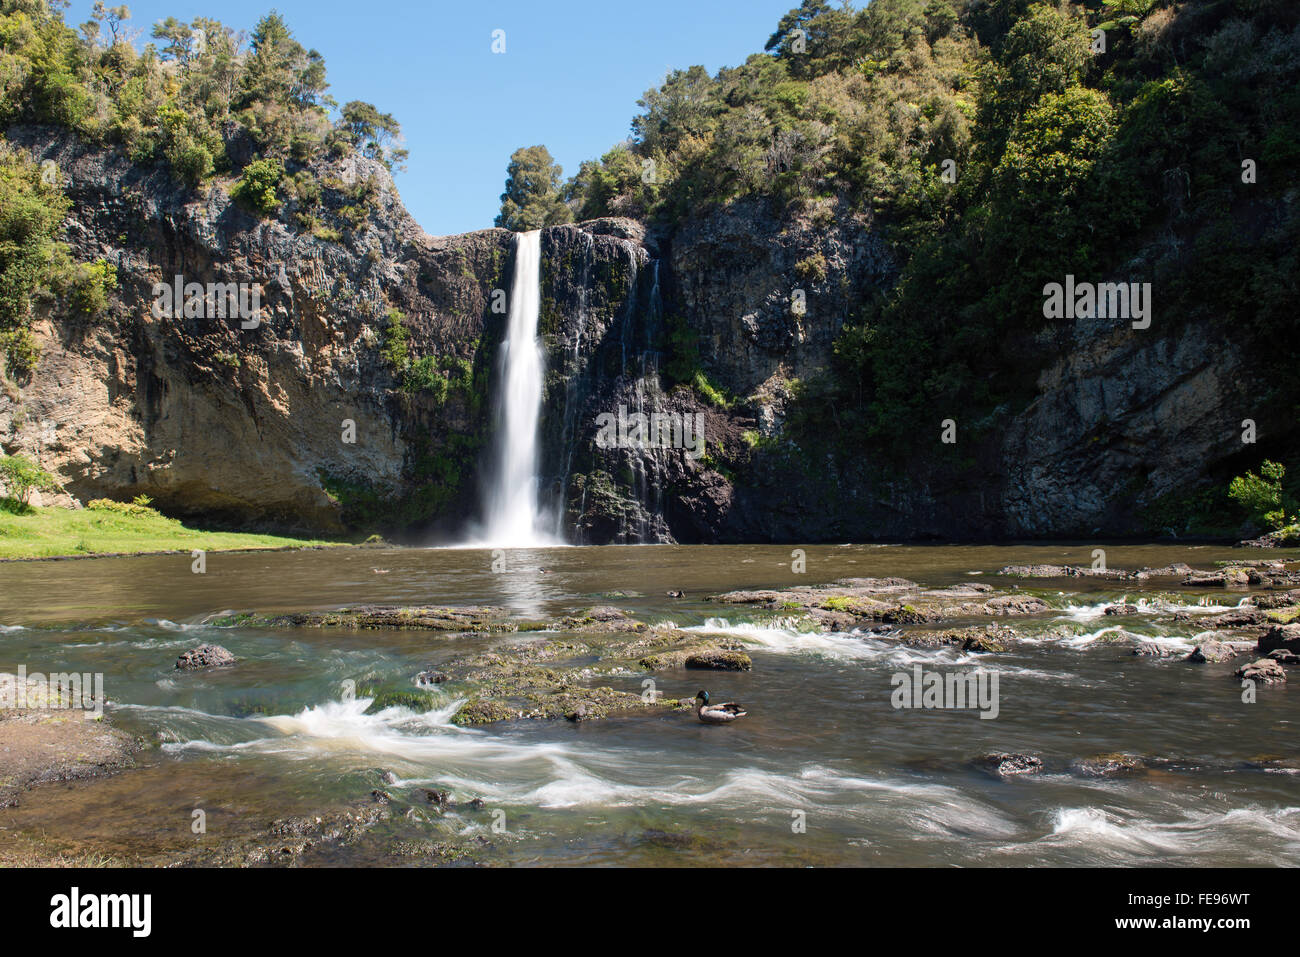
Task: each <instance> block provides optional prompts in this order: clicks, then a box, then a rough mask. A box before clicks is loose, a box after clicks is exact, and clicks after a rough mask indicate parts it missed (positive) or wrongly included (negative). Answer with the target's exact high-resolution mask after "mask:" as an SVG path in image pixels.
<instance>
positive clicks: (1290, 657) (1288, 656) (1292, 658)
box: [1268, 648, 1300, 665]
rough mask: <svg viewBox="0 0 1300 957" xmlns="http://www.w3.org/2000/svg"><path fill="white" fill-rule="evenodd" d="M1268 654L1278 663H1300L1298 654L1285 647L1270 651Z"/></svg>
mask: <svg viewBox="0 0 1300 957" xmlns="http://www.w3.org/2000/svg"><path fill="white" fill-rule="evenodd" d="M1268 656H1269V657H1270V658H1272V659H1273V660H1274V661H1276V662H1277V663H1278V664H1279V665H1300V655H1297V654H1296V653H1295V652H1294V651H1287V650H1286V649H1285V648H1278V649H1277V650H1275V651H1270V652H1269V653H1268Z"/></svg>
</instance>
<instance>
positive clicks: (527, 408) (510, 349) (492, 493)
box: [482, 230, 556, 548]
mask: <svg viewBox="0 0 1300 957" xmlns="http://www.w3.org/2000/svg"><path fill="white" fill-rule="evenodd" d="M541 246H542V234H541V231H540V230H535V231H533V232H530V233H519V234H518V235H517V236H516V237H515V272H514V278H513V280H512V281H511V285H510V313H509V315H508V317H507V322H506V337H505V341H504V342H503V343H502V344H501V376H500V381H501V382H502V392H501V401H500V412H499V415H500V418H499V421H498V425H497V432H496V444H495V454H494V455H493V457H492V460H491V461H492V471H491V473H490V474H489V476H488V485H487V489H486V495H485V506H486V514H485V515H484V523H483V532H482V538H483V542H482V544H484V545H492V546H500V547H504V548H529V547H537V546H544V545H553V544H556V542H555V540H554V539H553V538H552V537H551V535H550V534H549V530H550V528H551V527H552V524H553V523H552V522H550V521H548V520H547V519H546V518H545V517H544V516H543V515H542V513H541V509H540V507H539V505H538V496H537V464H538V438H537V428H538V423H539V419H540V415H541V408H542V385H543V381H544V376H545V372H546V356H545V352H544V350H543V348H542V344H541V342H540V341H539V340H538V338H537V320H538V316H539V313H540V306H541Z"/></svg>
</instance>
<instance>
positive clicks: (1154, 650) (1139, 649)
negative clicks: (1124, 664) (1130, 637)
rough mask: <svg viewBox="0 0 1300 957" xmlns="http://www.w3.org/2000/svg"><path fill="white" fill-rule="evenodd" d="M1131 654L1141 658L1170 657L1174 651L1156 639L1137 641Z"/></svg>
mask: <svg viewBox="0 0 1300 957" xmlns="http://www.w3.org/2000/svg"><path fill="white" fill-rule="evenodd" d="M1133 654H1135V655H1137V656H1138V657H1141V658H1170V657H1172V656H1173V655H1174V651H1173V649H1172V648H1170V647H1169V646H1168V645H1162V644H1160V642H1158V641H1139V642H1138V643H1137V645H1136V647H1134V649H1133Z"/></svg>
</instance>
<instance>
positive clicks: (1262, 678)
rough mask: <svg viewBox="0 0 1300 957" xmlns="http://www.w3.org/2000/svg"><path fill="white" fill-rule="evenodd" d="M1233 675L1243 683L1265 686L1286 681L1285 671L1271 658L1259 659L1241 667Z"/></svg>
mask: <svg viewBox="0 0 1300 957" xmlns="http://www.w3.org/2000/svg"><path fill="white" fill-rule="evenodd" d="M1233 674H1234V676H1236V677H1237V678H1241V679H1242V680H1243V681H1256V682H1259V683H1260V684H1266V685H1267V684H1276V683H1278V682H1281V681H1286V670H1285V669H1284V668H1283V667H1282V666H1281V665H1280V664H1278V663H1277V662H1276V661H1274V660H1273V659H1272V658H1260V659H1259V660H1258V661H1255V662H1253V663H1251V664H1248V665H1243V666H1242V667H1240V668H1238V669H1237V670H1236V671H1235V672H1233Z"/></svg>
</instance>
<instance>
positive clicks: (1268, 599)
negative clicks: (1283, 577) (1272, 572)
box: [1255, 591, 1300, 611]
mask: <svg viewBox="0 0 1300 957" xmlns="http://www.w3.org/2000/svg"><path fill="white" fill-rule="evenodd" d="M1297 604H1300V591H1284V592H1281V593H1279V594H1275V595H1256V596H1255V607H1256V608H1260V609H1263V610H1265V611H1271V610H1274V609H1279V608H1294V607H1296V605H1297Z"/></svg>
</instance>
